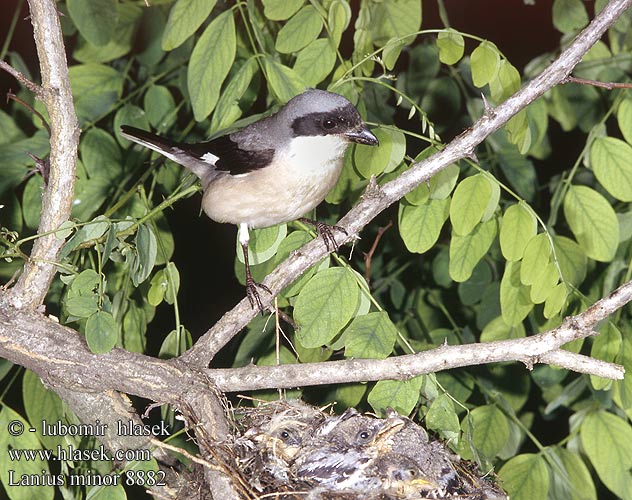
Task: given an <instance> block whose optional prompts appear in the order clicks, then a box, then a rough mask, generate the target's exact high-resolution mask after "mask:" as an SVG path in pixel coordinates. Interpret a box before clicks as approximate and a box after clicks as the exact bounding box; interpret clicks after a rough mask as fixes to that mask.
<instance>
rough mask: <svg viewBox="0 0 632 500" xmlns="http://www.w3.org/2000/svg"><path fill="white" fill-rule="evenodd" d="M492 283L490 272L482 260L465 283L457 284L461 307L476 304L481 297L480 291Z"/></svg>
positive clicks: (487, 265)
mask: <svg viewBox="0 0 632 500" xmlns="http://www.w3.org/2000/svg"><path fill="white" fill-rule="evenodd" d="M491 282H492V271H491V269H490V268H489V264H487V263H486V262H485V261H484V260H482V261H480V262H479V263H478V265H477V266H476V267H475V268H474V270H473V271H472V276H471V277H470V279H468V280H467V281H464V282H463V283H459V286H458V290H457V291H458V293H459V299H460V300H461V302H462V303H463V305H468V306H471V305H474V304H478V303H479V302H480V301H481V299H482V298H483V297H482V294H481V291H482V290H485V289H486V288H487V287H488V286H489V285H490V284H491Z"/></svg>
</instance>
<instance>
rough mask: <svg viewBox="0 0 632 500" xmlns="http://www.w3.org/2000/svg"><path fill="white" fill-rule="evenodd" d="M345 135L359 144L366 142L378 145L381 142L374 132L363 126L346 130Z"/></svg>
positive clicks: (369, 144)
mask: <svg viewBox="0 0 632 500" xmlns="http://www.w3.org/2000/svg"><path fill="white" fill-rule="evenodd" d="M344 135H345V137H346V138H347V139H349V140H350V141H351V142H355V143H357V144H366V145H367V146H378V145H379V142H378V140H377V137H375V136H374V135H373V133H372V132H371V131H370V130H369V129H368V128H366V126H363V127H362V128H360V129H358V130H351V131H349V132H345V134H344Z"/></svg>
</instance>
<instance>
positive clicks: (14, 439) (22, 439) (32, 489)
mask: <svg viewBox="0 0 632 500" xmlns="http://www.w3.org/2000/svg"><path fill="white" fill-rule="evenodd" d="M37 424H39V422H33V425H35V426H37ZM20 425H21V426H22V427H21V428H22V429H24V430H25V432H23V433H22V434H20V435H19V436H13V435H12V434H11V432H8V429H16V430H17V429H18V428H19V426H20ZM30 427H31V425H30V424H29V423H28V422H27V421H26V420H24V419H23V418H22V417H21V416H20V415H19V414H18V413H16V412H15V411H13V410H12V409H11V408H9V407H8V406H7V405H3V406H2V410H0V429H2V432H0V456H2V457H3V459H2V460H0V480H1V481H2V484H3V486H4V489H5V491H6V493H7V495H8V497H9V498H10V500H31V499H33V498H37V499H38V500H53V497H54V496H55V488H53V486H9V484H10V476H9V471H10V470H11V471H13V481H14V482H15V481H19V480H20V478H21V477H22V475H26V476H28V477H31V476H34V477H39V476H40V475H41V474H46V475H48V474H49V468H48V462H46V460H42V459H41V458H39V456H37V454H36V455H35V456H34V457H33V460H25V459H22V460H13V461H11V460H9V459H8V455H9V450H15V449H26V450H41V449H42V446H41V445H40V443H39V441H38V439H37V436H36V435H35V433H33V432H29V431H28V429H29V428H30Z"/></svg>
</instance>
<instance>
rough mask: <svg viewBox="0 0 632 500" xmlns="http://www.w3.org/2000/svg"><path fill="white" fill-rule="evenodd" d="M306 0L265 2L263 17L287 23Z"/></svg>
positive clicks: (268, 0) (266, 0) (265, 0)
mask: <svg viewBox="0 0 632 500" xmlns="http://www.w3.org/2000/svg"><path fill="white" fill-rule="evenodd" d="M303 3H305V0H263V15H264V16H266V17H267V18H268V19H270V20H271V21H285V20H286V19H289V18H290V17H292V16H293V15H294V14H295V13H296V12H297V11H298V9H300V8H301V6H302V5H303Z"/></svg>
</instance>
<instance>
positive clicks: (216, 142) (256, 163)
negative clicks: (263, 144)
mask: <svg viewBox="0 0 632 500" xmlns="http://www.w3.org/2000/svg"><path fill="white" fill-rule="evenodd" d="M183 146H185V147H186V146H189V147H190V148H191V154H195V155H196V156H197V155H200V156H198V157H201V156H202V155H204V154H205V153H209V152H210V153H212V154H214V155H215V156H217V157H218V158H219V160H217V161H216V162H215V168H216V169H217V170H222V171H224V172H229V173H230V174H231V175H238V174H245V173H248V172H252V171H253V170H258V169H260V168H264V167H267V166H268V165H270V163H271V162H272V157H273V156H274V149H260V150H249V149H242V148H240V147H239V144H238V143H236V142H235V141H233V140H232V139H231V138H230V135H224V136H222V137H218V138H217V139H213V140H212V141H208V142H202V143H199V144H183Z"/></svg>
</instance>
